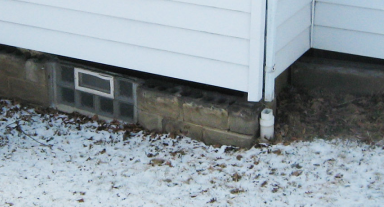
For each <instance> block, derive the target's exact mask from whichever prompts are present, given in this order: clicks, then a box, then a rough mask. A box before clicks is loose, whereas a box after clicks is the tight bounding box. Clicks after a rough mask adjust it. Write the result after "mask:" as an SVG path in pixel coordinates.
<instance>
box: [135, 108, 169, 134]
mask: <svg viewBox="0 0 384 207" xmlns="http://www.w3.org/2000/svg"><path fill="white" fill-rule="evenodd" d="M138 122H139V124H140V125H141V126H142V127H144V128H145V129H147V130H150V131H156V132H162V131H163V126H162V117H161V116H159V115H156V114H152V113H148V112H145V111H142V110H139V111H138Z"/></svg>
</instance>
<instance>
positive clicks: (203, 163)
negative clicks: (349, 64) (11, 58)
mask: <svg viewBox="0 0 384 207" xmlns="http://www.w3.org/2000/svg"><path fill="white" fill-rule="evenodd" d="M0 107H1V108H0V155H1V161H0V206H55V207H57V206H92V207H93V206H247V207H248V206H381V205H382V204H383V202H384V191H383V190H382V189H384V184H383V183H384V182H383V178H384V152H383V148H382V147H377V146H369V145H365V144H361V143H357V142H355V141H353V142H352V141H351V142H348V141H340V140H336V141H324V140H315V141H313V142H296V143H293V144H291V145H289V146H284V145H275V146H270V147H266V148H252V149H250V150H238V149H236V148H233V147H229V146H222V147H220V148H214V147H212V146H206V145H204V144H203V143H200V142H197V141H194V140H191V139H190V138H187V137H177V138H170V137H168V135H146V134H145V133H144V132H139V133H131V134H130V136H128V137H127V136H125V135H124V131H119V130H111V129H108V128H106V129H105V130H102V129H101V127H100V123H98V122H96V121H94V122H87V123H85V124H82V123H80V122H81V120H79V119H80V118H78V117H77V118H71V117H70V116H69V115H65V114H59V113H51V114H39V113H37V112H36V110H35V109H31V108H26V107H21V106H20V105H17V104H16V105H14V104H13V103H11V102H10V101H8V100H0ZM117 127H118V126H117ZM114 131H116V132H114Z"/></svg>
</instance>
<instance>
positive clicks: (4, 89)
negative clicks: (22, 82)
mask: <svg viewBox="0 0 384 207" xmlns="http://www.w3.org/2000/svg"><path fill="white" fill-rule="evenodd" d="M0 96H2V97H9V85H8V78H7V77H5V76H3V74H2V73H1V71H0Z"/></svg>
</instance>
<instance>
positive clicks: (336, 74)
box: [291, 57, 384, 95]
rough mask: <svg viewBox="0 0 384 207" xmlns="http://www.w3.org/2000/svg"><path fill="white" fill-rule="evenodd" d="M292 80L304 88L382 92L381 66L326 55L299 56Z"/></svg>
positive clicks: (383, 73) (293, 67)
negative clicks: (330, 57)
mask: <svg viewBox="0 0 384 207" xmlns="http://www.w3.org/2000/svg"><path fill="white" fill-rule="evenodd" d="M291 79H292V80H291V81H292V84H293V85H294V86H296V87H299V88H302V89H307V90H315V89H321V90H328V91H332V92H334V93H349V94H354V95H373V94H384V66H383V65H380V64H368V63H361V62H351V61H343V60H332V59H325V58H307V57H306V58H300V59H299V61H297V62H296V63H294V64H293V66H292V71H291Z"/></svg>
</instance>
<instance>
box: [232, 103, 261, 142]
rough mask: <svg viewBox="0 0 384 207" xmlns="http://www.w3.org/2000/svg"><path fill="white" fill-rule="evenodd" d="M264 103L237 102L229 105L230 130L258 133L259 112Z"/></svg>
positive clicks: (250, 133) (247, 133) (251, 133)
mask: <svg viewBox="0 0 384 207" xmlns="http://www.w3.org/2000/svg"><path fill="white" fill-rule="evenodd" d="M262 109H263V107H262V104H260V103H252V102H236V103H234V104H232V105H231V106H230V107H229V119H228V123H229V130H230V131H231V132H235V133H240V134H245V135H256V133H257V132H258V131H259V114H260V113H261V110H262Z"/></svg>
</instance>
